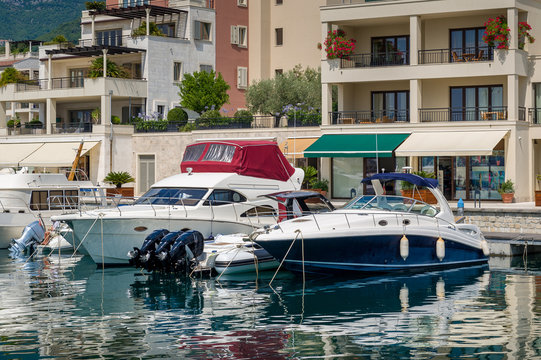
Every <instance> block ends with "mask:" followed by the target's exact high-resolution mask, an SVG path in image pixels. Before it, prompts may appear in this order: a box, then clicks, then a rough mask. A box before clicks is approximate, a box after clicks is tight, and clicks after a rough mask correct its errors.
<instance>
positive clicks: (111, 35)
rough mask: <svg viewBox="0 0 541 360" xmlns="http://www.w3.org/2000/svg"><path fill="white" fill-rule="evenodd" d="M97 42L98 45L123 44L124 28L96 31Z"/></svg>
mask: <svg viewBox="0 0 541 360" xmlns="http://www.w3.org/2000/svg"><path fill="white" fill-rule="evenodd" d="M96 43H97V44H98V45H110V46H121V45H122V29H112V30H105V31H96Z"/></svg>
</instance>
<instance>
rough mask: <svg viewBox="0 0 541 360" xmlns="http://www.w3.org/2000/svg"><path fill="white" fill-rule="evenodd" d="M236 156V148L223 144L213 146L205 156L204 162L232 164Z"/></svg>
mask: <svg viewBox="0 0 541 360" xmlns="http://www.w3.org/2000/svg"><path fill="white" fill-rule="evenodd" d="M234 154H235V147H234V146H231V145H223V144H211V145H210V146H209V148H208V150H207V152H206V154H205V156H203V161H221V162H231V160H233V155H234Z"/></svg>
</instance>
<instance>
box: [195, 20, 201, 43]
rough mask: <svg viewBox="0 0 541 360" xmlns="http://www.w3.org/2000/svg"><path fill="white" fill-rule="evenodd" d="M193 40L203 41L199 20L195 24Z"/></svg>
mask: <svg viewBox="0 0 541 360" xmlns="http://www.w3.org/2000/svg"><path fill="white" fill-rule="evenodd" d="M193 38H194V39H195V40H200V39H201V23H200V22H199V21H197V20H196V21H194V22H193Z"/></svg>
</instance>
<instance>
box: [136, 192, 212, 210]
mask: <svg viewBox="0 0 541 360" xmlns="http://www.w3.org/2000/svg"><path fill="white" fill-rule="evenodd" d="M207 192H208V189H204V188H151V189H150V190H148V191H147V192H146V193H145V194H144V195H143V196H141V197H140V198H139V199H137V200H136V201H135V204H152V205H184V206H195V205H197V203H199V201H200V200H201V199H202V198H203V196H205V194H206V193H207Z"/></svg>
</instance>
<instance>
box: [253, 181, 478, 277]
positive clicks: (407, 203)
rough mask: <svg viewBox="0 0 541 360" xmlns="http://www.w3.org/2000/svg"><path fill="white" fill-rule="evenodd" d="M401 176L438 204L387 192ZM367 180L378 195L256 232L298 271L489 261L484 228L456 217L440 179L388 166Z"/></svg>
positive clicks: (256, 237)
mask: <svg viewBox="0 0 541 360" xmlns="http://www.w3.org/2000/svg"><path fill="white" fill-rule="evenodd" d="M397 180H398V181H407V182H409V183H411V184H413V185H414V186H415V187H417V186H419V187H421V186H423V187H426V188H428V189H429V190H430V191H431V192H432V194H433V195H434V196H435V198H436V199H437V201H438V204H437V205H436V206H432V205H429V204H427V203H424V202H422V201H420V200H416V199H413V198H407V197H403V196H395V195H385V193H386V192H387V193H389V192H391V191H389V186H386V187H384V186H383V183H384V182H387V181H397ZM363 182H364V183H371V184H372V185H373V187H374V190H375V195H361V196H359V197H357V198H355V199H353V200H352V201H350V202H349V203H348V204H346V205H345V206H344V207H343V208H342V209H338V210H335V211H332V212H330V213H327V214H313V215H310V216H304V217H299V218H295V219H291V220H286V221H283V222H280V223H278V224H277V225H275V226H273V227H271V228H266V229H260V230H258V231H256V232H254V233H253V234H252V235H251V238H252V239H254V241H255V242H256V243H258V244H259V245H261V246H262V247H263V248H264V249H265V250H267V251H268V252H269V253H270V254H271V255H273V256H274V257H275V258H276V259H277V260H279V261H281V262H283V264H284V266H285V267H286V268H287V269H289V270H293V271H305V272H314V273H329V272H354V271H356V272H365V273H386V272H397V271H419V270H428V269H438V268H444V267H454V266H468V265H473V264H479V263H486V262H487V261H488V257H487V256H488V245H487V242H486V240H485V239H484V237H483V235H482V233H481V231H480V230H479V228H478V227H477V226H475V225H472V224H457V223H455V221H454V216H453V213H452V211H451V209H450V207H449V204H448V203H447V201H446V200H445V197H444V196H443V194H442V193H441V191H440V190H439V189H438V182H437V180H435V179H426V178H422V177H419V176H417V175H413V174H403V173H383V174H376V175H374V176H372V177H370V178H367V179H364V180H363ZM384 188H385V189H386V191H384ZM414 190H415V189H414Z"/></svg>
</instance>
